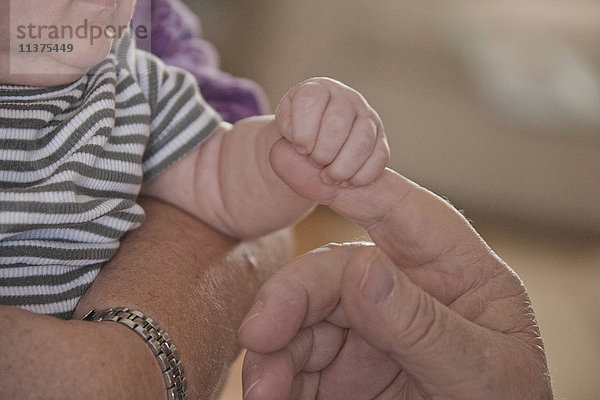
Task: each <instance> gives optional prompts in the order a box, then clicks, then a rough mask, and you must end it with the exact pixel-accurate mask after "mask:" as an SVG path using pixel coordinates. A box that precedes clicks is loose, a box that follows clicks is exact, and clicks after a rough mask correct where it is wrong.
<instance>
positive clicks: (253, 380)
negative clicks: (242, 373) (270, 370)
mask: <svg viewBox="0 0 600 400" xmlns="http://www.w3.org/2000/svg"><path fill="white" fill-rule="evenodd" d="M261 380H262V371H261V370H260V367H259V366H258V365H254V366H252V368H250V369H249V370H248V372H246V382H248V385H249V386H248V389H246V391H244V400H245V399H246V398H247V397H248V394H250V392H251V391H252V389H254V387H255V386H256V385H257V384H258V383H259V382H260V381H261Z"/></svg>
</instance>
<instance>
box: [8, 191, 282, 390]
mask: <svg viewBox="0 0 600 400" xmlns="http://www.w3.org/2000/svg"><path fill="white" fill-rule="evenodd" d="M142 203H143V205H144V208H145V209H146V211H147V222H146V223H145V224H144V225H143V226H142V228H140V229H138V230H136V231H133V232H131V233H130V234H128V235H127V236H126V237H125V238H124V240H123V243H122V248H121V250H120V251H119V253H118V254H117V256H116V257H115V258H114V259H113V260H112V261H111V262H110V263H109V264H108V265H107V266H105V267H104V268H103V270H102V271H101V273H100V275H99V276H98V278H97V279H96V281H95V282H94V284H93V285H92V287H91V288H90V289H89V290H88V292H87V293H86V294H85V296H84V297H83V298H82V299H81V301H80V303H79V305H78V307H77V310H76V313H75V316H74V318H79V317H81V316H82V315H83V314H84V313H85V312H87V311H88V310H89V309H91V308H96V309H101V308H107V307H113V306H127V307H131V308H135V309H139V310H141V311H142V312H144V313H145V314H147V315H148V316H150V317H151V318H153V319H155V320H156V321H158V322H159V323H160V324H161V325H162V327H163V329H164V330H165V331H166V332H168V333H169V335H170V336H171V338H172V341H173V343H174V344H175V345H176V346H177V347H178V349H179V351H180V353H181V359H182V362H183V364H184V366H185V368H186V374H187V377H188V383H189V389H190V390H189V394H190V399H208V398H210V397H211V396H212V394H213V392H214V391H215V388H216V387H217V385H218V382H219V380H220V378H221V376H222V374H223V373H224V372H225V370H226V367H227V365H228V363H229V362H230V361H231V360H232V359H233V358H234V356H235V353H236V350H237V345H236V344H235V341H234V336H235V331H236V329H237V325H238V324H239V320H240V316H241V315H242V314H243V313H244V312H245V311H246V309H247V306H248V305H249V303H250V301H251V299H252V297H253V296H254V294H255V292H256V290H257V288H258V286H259V284H260V283H261V282H262V281H263V280H264V279H265V278H266V277H267V276H268V275H270V273H271V272H272V271H273V270H274V269H275V268H276V267H277V266H278V265H279V264H281V263H283V262H285V260H286V259H287V258H289V252H290V240H289V237H288V235H287V233H285V232H281V233H278V234H274V235H271V236H270V237H268V238H265V239H260V240H255V241H252V242H244V243H238V242H236V241H233V240H231V239H229V238H227V237H225V236H223V235H220V234H217V233H215V232H214V231H213V230H211V229H210V228H208V227H206V226H205V225H203V224H201V223H200V222H198V221H196V220H194V219H193V218H191V217H190V216H189V215H187V214H185V213H183V212H181V211H179V210H177V209H175V208H173V207H171V206H168V205H165V204H162V203H159V202H157V201H154V200H149V199H146V200H143V201H142ZM253 260H255V261H254V262H253ZM253 263H254V264H255V265H256V266H255V265H253ZM0 319H1V320H2V321H3V323H2V324H0V334H1V335H2V337H3V342H4V346H5V349H8V351H3V354H2V355H0V398H27V399H36V398H44V399H63V400H68V399H82V398H94V399H140V398H143V399H160V400H162V399H164V398H165V389H164V384H163V381H162V377H161V374H160V372H159V370H158V365H157V363H156V361H155V360H154V357H153V355H152V354H151V352H150V350H149V349H148V348H147V347H146V345H145V344H144V343H143V341H142V340H141V339H140V338H139V337H137V336H136V335H135V333H134V332H131V331H130V330H128V329H127V328H126V327H124V326H122V325H120V324H116V323H111V322H99V323H91V322H84V321H80V320H71V321H62V320H58V319H55V318H51V317H47V316H41V315H36V314H32V313H29V312H26V311H22V310H19V309H15V308H12V307H0Z"/></svg>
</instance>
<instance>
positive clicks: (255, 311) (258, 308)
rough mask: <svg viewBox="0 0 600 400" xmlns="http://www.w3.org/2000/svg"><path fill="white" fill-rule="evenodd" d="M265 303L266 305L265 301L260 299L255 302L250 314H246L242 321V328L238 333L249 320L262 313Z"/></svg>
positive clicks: (239, 330)
mask: <svg viewBox="0 0 600 400" xmlns="http://www.w3.org/2000/svg"><path fill="white" fill-rule="evenodd" d="M264 305H265V303H263V301H262V300H259V301H257V302H256V303H254V305H253V306H252V307H251V308H250V311H248V314H246V317H245V318H244V320H243V321H242V324H241V325H240V329H238V335H239V333H240V332H241V330H242V329H243V328H244V326H245V325H246V324H247V323H248V322H250V321H251V320H253V319H254V318H256V317H258V316H259V315H260V314H261V313H262V309H263V307H264Z"/></svg>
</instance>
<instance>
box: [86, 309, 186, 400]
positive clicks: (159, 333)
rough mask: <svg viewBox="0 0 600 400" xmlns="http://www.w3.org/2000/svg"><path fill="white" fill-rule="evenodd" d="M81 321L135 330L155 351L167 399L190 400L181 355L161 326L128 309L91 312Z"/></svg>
mask: <svg viewBox="0 0 600 400" xmlns="http://www.w3.org/2000/svg"><path fill="white" fill-rule="evenodd" d="M82 319H83V320H85V321H113V322H119V323H121V324H123V325H126V326H127V327H129V328H130V329H132V330H133V331H134V332H135V333H137V335H138V336H139V337H141V338H142V339H143V340H144V341H145V342H146V344H147V345H148V347H150V350H152V354H154V357H156V361H157V362H158V365H159V367H160V370H161V371H162V374H163V378H164V380H165V385H166V387H167V399H168V400H186V399H187V381H186V379H185V371H184V369H183V365H182V364H181V360H180V359H179V352H178V351H177V348H176V347H175V346H174V345H173V344H172V343H171V338H170V337H169V335H168V334H167V333H166V332H165V331H163V330H162V328H161V327H160V325H158V324H157V323H156V322H154V321H153V320H152V319H150V318H148V317H146V316H145V315H144V314H142V313H141V312H139V311H137V310H131V309H129V308H125V307H115V308H108V309H106V310H100V311H96V310H91V311H90V312H88V313H87V314H86V315H85V316H84V317H83V318H82Z"/></svg>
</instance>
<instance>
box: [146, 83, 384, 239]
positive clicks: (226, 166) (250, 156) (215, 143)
mask: <svg viewBox="0 0 600 400" xmlns="http://www.w3.org/2000/svg"><path fill="white" fill-rule="evenodd" d="M388 156H389V150H388V147H387V142H386V140H385V135H384V133H383V128H382V124H381V121H380V119H379V117H378V116H377V114H376V113H375V111H374V110H373V109H372V108H371V107H370V106H369V105H368V104H367V103H366V101H365V100H364V98H363V97H362V96H361V95H360V94H359V93H358V92H356V91H354V90H353V89H350V88H349V87H347V86H345V85H342V84H341V83H339V82H336V81H333V80H330V79H325V78H315V79H311V80H309V81H306V82H303V83H302V84H299V85H298V86H296V87H295V88H293V89H292V90H290V91H289V92H288V93H287V94H286V95H285V96H284V98H283V99H282V101H281V103H280V105H279V107H278V110H277V113H276V115H275V116H265V117H255V118H249V119H245V120H242V121H240V122H238V123H236V124H235V125H233V126H231V125H228V124H222V125H221V126H220V127H219V128H218V129H217V130H216V131H215V132H214V133H213V134H212V135H211V137H210V138H209V139H207V140H206V141H205V142H204V143H203V144H202V145H201V146H199V147H198V148H197V149H196V150H194V151H192V152H191V153H190V154H188V155H187V156H186V157H184V158H183V159H182V160H180V161H179V162H177V163H176V164H175V165H173V166H171V167H170V168H168V169H167V170H166V171H165V172H163V173H162V174H160V175H159V176H158V177H156V178H154V179H152V180H151V181H149V182H148V183H147V184H145V185H144V188H143V192H144V193H146V194H149V195H152V196H155V197H158V198H161V199H163V200H166V201H168V202H170V203H172V204H175V205H177V206H179V207H181V208H183V209H185V210H186V211H188V212H191V213H193V214H194V215H196V216H198V217H199V218H201V219H203V220H204V221H206V222H208V223H209V224H211V225H212V226H214V227H216V228H217V229H220V230H221V231H223V232H225V233H227V234H229V235H232V236H237V237H253V236H258V235H262V234H264V233H266V232H270V231H273V230H276V229H279V228H281V227H284V226H287V225H289V224H290V223H293V222H295V221H297V220H299V219H300V218H301V217H302V216H304V215H305V214H306V213H307V212H309V211H310V210H311V209H312V207H313V206H314V204H315V202H320V203H328V202H330V201H332V200H333V198H335V195H336V193H337V192H338V191H339V189H340V188H342V187H348V186H360V185H364V184H368V183H370V182H371V181H372V180H374V179H375V178H376V177H377V176H379V174H381V172H382V171H383V168H384V166H385V164H386V162H387V160H388ZM290 170H293V173H290ZM280 176H281V177H283V179H282V178H280ZM292 189H293V190H292Z"/></svg>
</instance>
